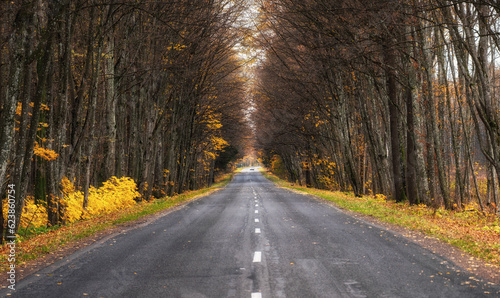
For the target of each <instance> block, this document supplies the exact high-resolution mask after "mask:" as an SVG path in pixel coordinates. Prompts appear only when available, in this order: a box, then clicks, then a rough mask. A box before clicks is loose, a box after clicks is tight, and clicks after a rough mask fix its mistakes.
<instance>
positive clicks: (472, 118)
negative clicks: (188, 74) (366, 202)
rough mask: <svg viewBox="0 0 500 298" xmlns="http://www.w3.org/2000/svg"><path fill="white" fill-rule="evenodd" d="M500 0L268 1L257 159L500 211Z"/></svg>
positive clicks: (346, 186) (296, 171)
mask: <svg viewBox="0 0 500 298" xmlns="http://www.w3.org/2000/svg"><path fill="white" fill-rule="evenodd" d="M499 16H500V5H499V3H498V1H493V0H491V1H488V0H477V1H461V0H457V1H455V0H452V1H445V0H412V1H397V0H382V1H363V0H359V1H356V0H353V1H347V0H346V1H342V0H340V1H326V0H310V1H291V0H278V1H265V3H263V5H262V13H261V15H260V22H259V26H260V28H259V31H260V34H259V35H258V37H257V38H256V43H257V44H258V45H259V46H260V47H261V48H262V50H263V51H264V55H265V57H266V59H265V60H264V61H263V62H262V63H261V65H260V67H259V68H258V70H257V73H258V77H259V80H258V83H257V84H256V85H255V87H254V88H253V92H254V94H255V97H254V104H255V107H256V110H257V111H258V113H255V114H254V119H255V120H254V121H255V125H256V138H257V144H258V146H259V148H260V154H261V155H260V158H261V160H262V162H263V163H264V164H265V165H266V166H267V167H268V168H270V169H272V170H273V171H274V172H275V173H277V174H278V175H280V176H281V177H284V178H287V179H289V180H290V181H292V182H295V183H298V184H299V185H306V186H308V187H315V188H325V189H332V190H340V191H346V192H351V191H352V192H353V193H354V194H355V195H356V196H363V195H367V194H372V195H374V194H382V195H384V196H386V197H387V198H388V199H392V200H394V201H396V202H403V201H408V202H409V203H410V204H423V205H426V206H429V207H433V208H440V207H444V208H446V209H450V210H468V209H475V208H477V210H480V211H481V212H483V213H496V212H498V211H499V209H498V208H499V207H498V203H499V201H498V196H499V185H500V183H499V181H500V180H499V177H500V175H499V174H500V172H499V171H500V118H499V116H500V115H499V111H500V109H499V108H500V106H499V99H500V90H499V83H500V77H499V68H498V66H497V65H499V63H498V62H499V60H498V59H499V54H500V34H499V32H500V31H499V29H500V22H499Z"/></svg>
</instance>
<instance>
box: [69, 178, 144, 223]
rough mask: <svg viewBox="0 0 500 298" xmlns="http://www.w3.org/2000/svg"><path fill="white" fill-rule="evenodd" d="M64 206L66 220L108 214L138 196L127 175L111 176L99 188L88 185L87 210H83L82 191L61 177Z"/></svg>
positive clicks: (130, 203) (131, 202) (128, 204)
mask: <svg viewBox="0 0 500 298" xmlns="http://www.w3.org/2000/svg"><path fill="white" fill-rule="evenodd" d="M62 185H63V193H64V194H65V195H64V199H63V200H62V204H63V205H64V206H65V213H64V217H65V218H66V221H67V222H74V221H77V220H79V219H81V218H92V217H94V216H96V215H102V214H108V213H111V212H113V211H116V210H120V209H123V208H127V207H130V206H133V205H134V204H135V200H134V199H135V198H137V197H140V194H139V192H137V185H136V184H135V182H134V180H133V179H131V178H129V177H122V178H116V177H114V176H113V177H111V178H109V180H108V181H106V182H104V184H103V186H102V187H100V188H95V187H92V186H91V187H90V189H89V198H88V206H87V210H86V211H85V212H84V210H83V192H82V191H75V190H74V186H73V184H72V183H71V182H70V181H69V180H68V179H63V182H62Z"/></svg>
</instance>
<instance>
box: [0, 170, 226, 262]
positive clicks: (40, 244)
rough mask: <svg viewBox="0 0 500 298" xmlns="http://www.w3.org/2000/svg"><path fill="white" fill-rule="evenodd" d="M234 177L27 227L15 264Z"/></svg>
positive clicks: (1, 253)
mask: <svg viewBox="0 0 500 298" xmlns="http://www.w3.org/2000/svg"><path fill="white" fill-rule="evenodd" d="M232 177H233V174H228V175H225V176H224V177H222V178H221V179H220V180H219V181H218V182H217V183H216V184H214V185H212V186H211V187H209V188H204V189H200V190H196V191H191V192H186V193H183V194H180V195H176V196H173V197H168V198H163V199H157V200H153V201H149V202H140V203H137V204H136V205H134V206H133V207H131V208H127V209H123V210H119V211H116V212H114V213H111V214H106V215H103V216H99V217H95V218H92V219H88V220H82V221H78V222H74V223H71V224H68V225H64V226H59V227H51V228H41V229H37V230H32V231H30V232H29V233H28V234H27V235H26V236H19V237H18V242H17V243H16V266H20V265H23V264H25V263H26V262H28V261H31V260H35V259H38V258H40V257H43V256H45V255H47V254H50V253H54V252H56V251H58V250H60V249H61V248H63V247H64V246H66V245H70V244H71V243H74V242H76V241H78V240H81V239H84V238H87V237H90V236H93V235H96V234H97V233H99V232H104V231H106V230H108V229H111V228H114V227H118V226H120V225H125V224H128V223H131V222H133V221H135V220H138V219H141V218H143V217H145V216H147V215H150V214H155V213H157V212H159V211H162V210H166V209H170V208H173V207H175V206H178V205H181V204H183V203H185V202H187V201H190V200H193V199H195V198H197V197H200V196H203V195H207V194H209V193H211V192H213V191H215V190H217V189H219V188H222V187H224V186H225V185H227V184H228V183H229V182H230V181H231V179H232ZM9 249H10V248H9V247H8V246H7V245H5V244H4V245H2V246H1V248H0V272H5V271H7V270H8V266H9V265H10V264H9V263H8V262H7V261H8V255H9V253H8V250H9Z"/></svg>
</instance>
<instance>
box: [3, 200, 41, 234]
mask: <svg viewBox="0 0 500 298" xmlns="http://www.w3.org/2000/svg"><path fill="white" fill-rule="evenodd" d="M8 208H9V206H8V202H7V200H4V203H3V216H4V218H7V211H8ZM46 224H47V209H46V208H45V207H44V206H42V205H37V204H35V200H34V199H33V197H31V196H28V197H27V198H26V199H25V200H24V208H23V214H22V216H21V221H20V222H19V227H20V228H27V227H40V226H44V225H46Z"/></svg>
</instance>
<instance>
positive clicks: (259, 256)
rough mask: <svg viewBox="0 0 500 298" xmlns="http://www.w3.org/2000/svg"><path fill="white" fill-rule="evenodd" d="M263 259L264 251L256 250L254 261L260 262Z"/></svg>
mask: <svg viewBox="0 0 500 298" xmlns="http://www.w3.org/2000/svg"><path fill="white" fill-rule="evenodd" d="M261 261H262V252H260V251H256V252H255V253H254V254H253V262H254V263H260V262H261Z"/></svg>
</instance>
